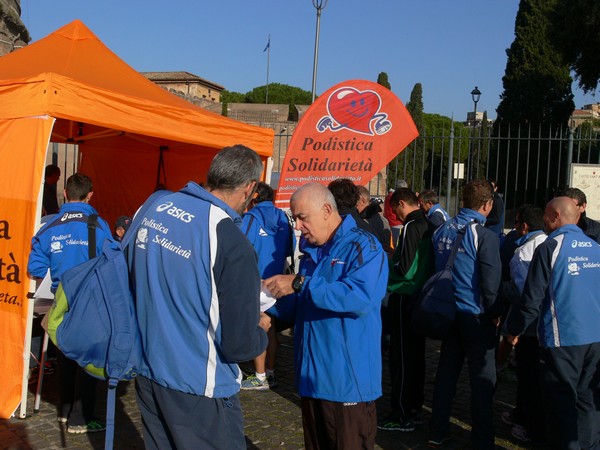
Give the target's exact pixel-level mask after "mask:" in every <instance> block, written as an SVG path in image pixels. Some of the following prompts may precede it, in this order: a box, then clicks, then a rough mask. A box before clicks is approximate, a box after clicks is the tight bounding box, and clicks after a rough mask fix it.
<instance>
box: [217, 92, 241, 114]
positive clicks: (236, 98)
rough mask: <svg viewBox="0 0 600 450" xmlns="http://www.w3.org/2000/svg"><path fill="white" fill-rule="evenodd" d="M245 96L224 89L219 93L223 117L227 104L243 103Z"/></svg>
mask: <svg viewBox="0 0 600 450" xmlns="http://www.w3.org/2000/svg"><path fill="white" fill-rule="evenodd" d="M244 97H245V94H242V93H240V92H233V91H228V90H227V89H224V90H223V91H221V103H222V104H223V112H222V114H223V115H224V116H226V115H227V104H228V103H244Z"/></svg>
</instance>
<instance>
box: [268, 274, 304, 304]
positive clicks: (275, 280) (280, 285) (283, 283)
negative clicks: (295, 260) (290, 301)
mask: <svg viewBox="0 0 600 450" xmlns="http://www.w3.org/2000/svg"><path fill="white" fill-rule="evenodd" d="M294 278H296V275H294V274H291V275H275V276H272V277H271V278H267V279H266V280H263V282H262V284H263V286H264V287H265V288H267V290H268V291H269V292H270V293H271V295H272V296H273V297H275V298H281V297H285V296H286V295H290V294H292V293H293V292H294V289H292V281H294Z"/></svg>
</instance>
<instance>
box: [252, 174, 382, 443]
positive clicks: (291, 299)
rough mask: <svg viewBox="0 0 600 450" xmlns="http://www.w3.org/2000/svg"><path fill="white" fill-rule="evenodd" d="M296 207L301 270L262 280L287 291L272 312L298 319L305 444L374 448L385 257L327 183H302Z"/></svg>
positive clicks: (272, 288)
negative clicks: (343, 211) (342, 211)
mask: <svg viewBox="0 0 600 450" xmlns="http://www.w3.org/2000/svg"><path fill="white" fill-rule="evenodd" d="M290 207H291V210H292V215H293V217H294V219H295V221H296V229H297V230H300V232H301V233H302V238H301V240H300V251H301V252H302V253H303V254H304V255H303V257H302V259H301V261H300V268H299V271H298V275H297V276H294V275H275V276H274V277H271V278H268V279H266V280H265V281H264V282H263V285H264V286H265V287H266V288H267V289H268V290H269V291H270V292H271V293H272V294H273V295H274V296H275V297H278V298H280V297H283V296H288V297H285V298H281V299H280V300H278V301H277V303H276V304H275V306H274V307H273V308H271V309H270V310H269V313H271V314H272V315H275V316H277V317H279V318H280V319H283V320H285V321H288V322H295V329H294V353H295V355H294V363H295V364H294V365H295V381H296V388H297V389H298V393H299V394H300V397H301V399H302V402H301V403H302V424H303V427H304V442H305V447H306V449H307V450H308V449H322V448H348V449H354V448H374V446H375V437H376V435H377V412H376V409H375V400H376V399H377V398H378V397H380V396H381V347H380V344H381V316H380V308H381V301H382V299H383V297H384V295H385V289H386V282H387V277H388V264H387V257H386V255H385V252H384V251H383V249H382V247H381V244H380V243H379V242H378V241H377V239H376V238H375V237H374V236H373V235H372V234H371V233H368V232H366V231H364V230H362V229H359V228H357V226H356V222H355V221H354V218H353V217H352V216H351V215H347V216H345V217H343V218H342V217H341V216H340V214H339V213H338V211H337V207H336V202H335V199H334V197H333V194H332V193H331V192H330V191H329V190H328V189H327V188H326V187H325V186H323V185H320V184H315V183H313V184H308V185H305V186H303V187H301V188H300V189H299V190H298V191H296V192H295V193H294V195H293V196H292V199H291V203H290ZM290 294H292V295H290Z"/></svg>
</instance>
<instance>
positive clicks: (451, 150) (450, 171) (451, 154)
mask: <svg viewBox="0 0 600 450" xmlns="http://www.w3.org/2000/svg"><path fill="white" fill-rule="evenodd" d="M453 159H454V119H453V121H452V122H450V148H449V149H448V173H447V176H448V182H447V185H446V211H450V201H451V197H452V195H451V194H452V177H453V176H454V173H453V167H452V160H453Z"/></svg>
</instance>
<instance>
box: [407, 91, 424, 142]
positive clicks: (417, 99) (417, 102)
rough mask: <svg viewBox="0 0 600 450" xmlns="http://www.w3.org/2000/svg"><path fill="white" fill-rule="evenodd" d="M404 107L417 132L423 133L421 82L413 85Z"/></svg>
mask: <svg viewBox="0 0 600 450" xmlns="http://www.w3.org/2000/svg"><path fill="white" fill-rule="evenodd" d="M406 109H407V110H408V112H409V113H410V116H411V117H412V119H413V122H414V123H415V125H416V126H417V130H419V134H423V86H421V83H416V84H415V86H414V87H413V90H412V92H411V93H410V100H409V101H408V103H407V104H406Z"/></svg>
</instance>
